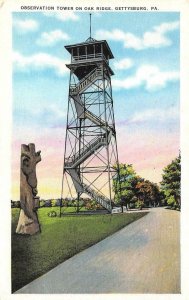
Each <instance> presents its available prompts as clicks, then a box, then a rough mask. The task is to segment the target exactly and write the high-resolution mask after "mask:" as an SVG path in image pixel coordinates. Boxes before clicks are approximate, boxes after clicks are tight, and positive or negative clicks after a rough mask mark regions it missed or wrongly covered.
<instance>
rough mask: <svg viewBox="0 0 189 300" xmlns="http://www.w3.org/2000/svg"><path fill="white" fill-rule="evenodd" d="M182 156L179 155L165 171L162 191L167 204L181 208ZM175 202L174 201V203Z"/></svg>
mask: <svg viewBox="0 0 189 300" xmlns="http://www.w3.org/2000/svg"><path fill="white" fill-rule="evenodd" d="M180 163H181V156H180V154H179V156H178V157H176V158H175V159H174V160H172V162H171V163H170V164H169V165H167V167H165V168H164V170H163V175H162V178H163V180H162V182H161V189H162V191H163V193H164V196H165V199H166V201H167V203H168V204H169V203H170V205H171V206H177V207H178V208H180V207H181V197H180V189H181V187H180V181H181V164H180ZM173 200H174V201H173Z"/></svg>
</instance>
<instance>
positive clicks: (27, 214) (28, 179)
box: [16, 144, 41, 235]
mask: <svg viewBox="0 0 189 300" xmlns="http://www.w3.org/2000/svg"><path fill="white" fill-rule="evenodd" d="M40 153H41V151H38V152H35V144H29V145H24V144H22V145H21V163H20V206H21V209H20V216H19V220H18V225H17V228H16V233H19V234H30V235H33V234H35V233H37V232H39V231H40V225H39V222H38V217H37V208H38V207H39V197H36V196H37V193H38V191H37V177H36V164H37V163H38V162H40V161H41V155H40Z"/></svg>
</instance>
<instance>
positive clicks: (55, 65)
mask: <svg viewBox="0 0 189 300" xmlns="http://www.w3.org/2000/svg"><path fill="white" fill-rule="evenodd" d="M13 63H14V67H15V70H16V71H22V72H28V71H30V70H44V69H51V70H53V71H55V73H56V74H57V75H59V76H63V75H64V74H65V73H67V72H68V69H67V68H66V66H65V64H66V63H67V62H66V61H64V60H62V59H60V58H58V57H55V56H53V55H50V54H47V53H37V54H33V55H31V56H24V55H22V54H21V53H19V52H14V53H13Z"/></svg>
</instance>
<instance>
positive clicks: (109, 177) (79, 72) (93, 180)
mask: <svg viewBox="0 0 189 300" xmlns="http://www.w3.org/2000/svg"><path fill="white" fill-rule="evenodd" d="M65 48H66V50H67V51H68V52H69V53H70V54H71V63H70V64H68V65H66V66H67V68H69V69H70V82H69V96H68V112H67V126H66V137H65V152H64V169H63V185H62V188H63V190H62V191H63V192H62V198H63V199H68V198H75V199H77V200H78V203H79V199H80V198H81V195H82V197H85V196H87V197H90V198H91V199H93V200H95V201H96V202H97V203H99V204H101V205H102V206H103V207H104V208H105V209H107V210H108V211H109V212H111V211H112V205H113V204H114V202H113V199H114V195H113V189H112V184H113V176H114V175H115V173H116V172H117V171H116V170H115V165H116V164H118V152H117V142H116V131H115V121H114V109H113V98H112V86H111V76H112V75H114V73H113V71H112V69H111V68H110V66H109V60H110V59H112V58H114V57H113V54H112V51H111V49H110V47H109V45H108V43H107V41H105V40H101V41H97V40H95V39H93V38H91V37H90V38H88V39H87V40H86V42H84V43H79V44H74V45H68V46H65ZM84 195H85V196H84Z"/></svg>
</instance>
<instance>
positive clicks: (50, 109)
mask: <svg viewBox="0 0 189 300" xmlns="http://www.w3.org/2000/svg"><path fill="white" fill-rule="evenodd" d="M28 113H29V114H32V115H33V116H38V117H41V116H44V117H45V118H46V119H47V120H46V121H49V122H52V121H58V120H63V119H64V118H65V117H66V111H65V110H63V109H62V107H60V106H58V105H57V104H47V105H46V106H41V105H40V107H38V109H37V110H36V109H35V108H34V107H33V108H31V107H30V109H29V110H28Z"/></svg>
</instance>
